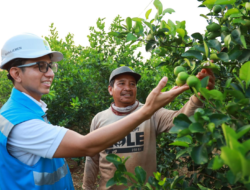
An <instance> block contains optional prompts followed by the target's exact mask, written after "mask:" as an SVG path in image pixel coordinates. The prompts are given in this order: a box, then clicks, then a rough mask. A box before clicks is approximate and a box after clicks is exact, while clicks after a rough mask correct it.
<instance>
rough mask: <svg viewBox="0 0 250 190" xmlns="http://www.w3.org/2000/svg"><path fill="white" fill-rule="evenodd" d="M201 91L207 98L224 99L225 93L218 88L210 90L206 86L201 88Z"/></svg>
mask: <svg viewBox="0 0 250 190" xmlns="http://www.w3.org/2000/svg"><path fill="white" fill-rule="evenodd" d="M200 92H201V94H202V95H203V96H204V97H205V98H206V99H209V98H211V99H215V100H220V101H222V100H223V99H224V96H223V94H222V93H221V92H220V91H218V90H208V89H206V88H201V89H200Z"/></svg>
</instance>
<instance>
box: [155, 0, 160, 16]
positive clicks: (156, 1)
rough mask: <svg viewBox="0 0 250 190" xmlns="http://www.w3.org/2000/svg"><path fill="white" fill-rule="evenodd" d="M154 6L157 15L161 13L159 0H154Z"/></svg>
mask: <svg viewBox="0 0 250 190" xmlns="http://www.w3.org/2000/svg"><path fill="white" fill-rule="evenodd" d="M154 6H155V8H156V9H157V10H158V13H159V15H161V14H162V3H161V2H160V1H159V0H155V1H154Z"/></svg>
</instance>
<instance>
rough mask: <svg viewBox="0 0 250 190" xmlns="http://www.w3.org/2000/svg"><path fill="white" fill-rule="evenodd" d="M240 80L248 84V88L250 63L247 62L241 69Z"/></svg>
mask: <svg viewBox="0 0 250 190" xmlns="http://www.w3.org/2000/svg"><path fill="white" fill-rule="evenodd" d="M239 77H240V79H241V80H244V81H245V82H246V88H247V87H248V86H249V84H250V61H248V62H246V63H245V64H244V65H242V66H241V68H240V76H239Z"/></svg>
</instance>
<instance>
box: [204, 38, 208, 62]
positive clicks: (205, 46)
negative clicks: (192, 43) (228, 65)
mask: <svg viewBox="0 0 250 190" xmlns="http://www.w3.org/2000/svg"><path fill="white" fill-rule="evenodd" d="M203 44H204V48H205V55H206V57H207V58H209V48H208V46H207V43H206V42H205V41H203Z"/></svg>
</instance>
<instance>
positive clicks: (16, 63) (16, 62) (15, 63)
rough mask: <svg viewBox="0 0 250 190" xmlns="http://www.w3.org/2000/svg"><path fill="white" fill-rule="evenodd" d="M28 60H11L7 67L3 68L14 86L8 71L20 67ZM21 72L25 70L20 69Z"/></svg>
mask: <svg viewBox="0 0 250 190" xmlns="http://www.w3.org/2000/svg"><path fill="white" fill-rule="evenodd" d="M27 60H28V59H23V58H16V59H13V60H11V61H10V62H9V63H7V65H6V66H5V69H6V70H7V71H8V75H7V77H8V79H9V80H11V81H12V83H13V84H14V79H13V78H12V76H11V75H10V69H11V67H17V66H20V65H24V64H25V62H26V61H27ZM20 69H21V70H22V71H23V72H24V71H25V68H20Z"/></svg>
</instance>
